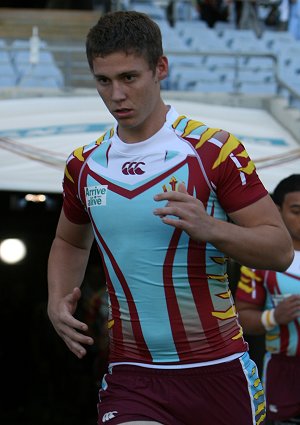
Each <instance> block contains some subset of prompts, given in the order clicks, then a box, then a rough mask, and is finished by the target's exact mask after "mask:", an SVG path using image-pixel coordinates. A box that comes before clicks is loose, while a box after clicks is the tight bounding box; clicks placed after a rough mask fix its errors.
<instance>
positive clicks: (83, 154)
mask: <svg viewBox="0 0 300 425" xmlns="http://www.w3.org/2000/svg"><path fill="white" fill-rule="evenodd" d="M113 134H114V130H113V129H110V130H107V131H106V132H105V133H104V134H102V135H101V136H100V137H99V138H98V139H96V140H94V141H92V142H90V143H88V144H86V145H82V146H80V147H78V148H75V149H74V150H73V151H72V152H71V153H70V155H69V157H68V160H67V163H68V162H70V160H73V159H75V160H77V161H79V162H85V160H86V159H87V157H89V156H90V155H91V153H92V152H94V151H95V149H97V148H99V147H101V148H102V147H103V148H104V149H105V148H107V147H108V146H109V144H108V143H107V142H108V141H109V140H110V139H111V138H112V136H113Z"/></svg>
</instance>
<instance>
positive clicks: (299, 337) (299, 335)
mask: <svg viewBox="0 0 300 425" xmlns="http://www.w3.org/2000/svg"><path fill="white" fill-rule="evenodd" d="M294 322H295V327H296V329H297V351H296V354H295V355H296V356H300V325H299V322H298V320H295V321H294Z"/></svg>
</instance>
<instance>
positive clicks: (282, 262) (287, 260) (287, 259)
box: [276, 247, 295, 272]
mask: <svg viewBox="0 0 300 425" xmlns="http://www.w3.org/2000/svg"><path fill="white" fill-rule="evenodd" d="M294 255H295V251H294V248H293V247H292V248H291V249H289V250H287V251H285V252H284V253H283V255H282V256H281V258H280V259H279V261H278V267H277V268H276V271H278V272H284V271H286V270H287V269H288V268H289V267H290V265H291V264H292V262H293V259H294Z"/></svg>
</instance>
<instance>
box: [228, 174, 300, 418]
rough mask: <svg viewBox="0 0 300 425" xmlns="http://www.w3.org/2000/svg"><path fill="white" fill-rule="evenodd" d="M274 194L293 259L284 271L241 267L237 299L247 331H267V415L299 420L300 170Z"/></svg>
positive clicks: (283, 182) (265, 371) (256, 332)
mask: <svg viewBox="0 0 300 425" xmlns="http://www.w3.org/2000/svg"><path fill="white" fill-rule="evenodd" d="M273 199H274V202H275V203H276V204H277V205H278V208H279V211H280V213H281V216H282V218H283V221H284V223H285V225H286V227H287V229H288V231H289V232H290V235H291V237H292V240H293V244H294V249H295V257H294V260H293V263H292V264H291V265H290V267H289V268H288V269H287V270H286V271H285V272H281V273H280V272H275V271H272V270H270V271H266V270H255V269H249V268H247V267H242V269H241V278H240V281H239V283H238V288H237V291H236V303H237V309H238V312H239V319H240V323H241V325H242V326H243V329H244V331H245V332H246V333H248V334H249V335H250V334H263V333H266V339H265V341H266V355H265V359H264V385H265V391H266V399H267V417H268V418H269V419H271V420H273V421H275V422H272V423H275V424H276V425H277V424H300V174H293V175H291V176H290V177H287V178H286V179H284V180H282V181H281V182H280V183H279V184H278V186H277V187H276V189H275V191H274V195H273ZM296 417H297V418H296ZM291 418H294V419H291Z"/></svg>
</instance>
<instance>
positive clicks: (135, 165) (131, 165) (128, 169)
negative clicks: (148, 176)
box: [122, 162, 145, 176]
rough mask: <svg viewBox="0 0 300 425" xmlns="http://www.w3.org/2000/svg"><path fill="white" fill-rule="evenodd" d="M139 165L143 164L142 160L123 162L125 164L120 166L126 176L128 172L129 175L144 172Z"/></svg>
mask: <svg viewBox="0 0 300 425" xmlns="http://www.w3.org/2000/svg"><path fill="white" fill-rule="evenodd" d="M141 165H145V163H144V162H125V164H123V166H122V173H123V174H125V175H126V176H128V174H130V175H132V176H133V175H136V174H138V175H140V174H144V173H145V171H144V170H142V169H141V167H140V166H141Z"/></svg>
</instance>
